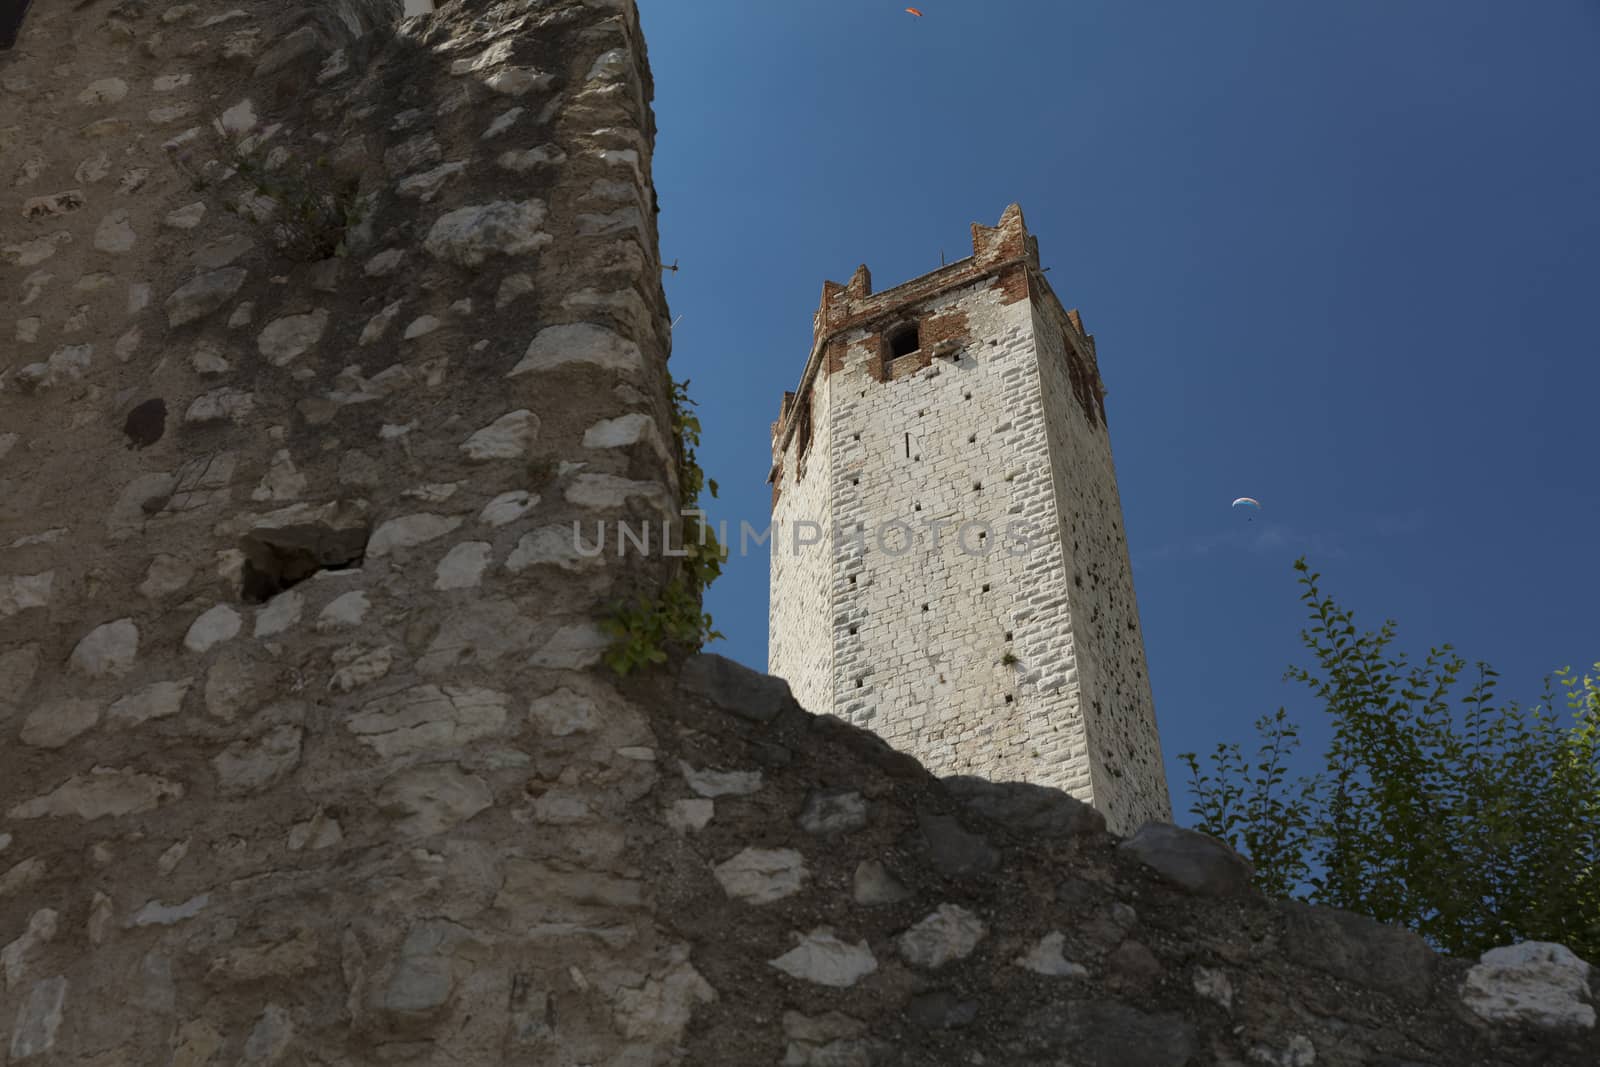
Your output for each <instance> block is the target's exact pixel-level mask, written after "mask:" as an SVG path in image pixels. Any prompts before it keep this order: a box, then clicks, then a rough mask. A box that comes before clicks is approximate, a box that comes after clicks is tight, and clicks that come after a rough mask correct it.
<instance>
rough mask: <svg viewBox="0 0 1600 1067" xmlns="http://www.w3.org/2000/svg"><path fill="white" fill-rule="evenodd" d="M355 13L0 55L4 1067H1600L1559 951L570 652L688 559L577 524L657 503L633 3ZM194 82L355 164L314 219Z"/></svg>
mask: <svg viewBox="0 0 1600 1067" xmlns="http://www.w3.org/2000/svg"><path fill="white" fill-rule="evenodd" d="M384 6H385V5H384V4H382V3H379V2H376V0H374V2H371V3H367V2H358V0H339V2H329V3H316V4H313V3H309V2H308V3H304V4H301V3H298V2H297V3H293V4H288V5H285V4H282V3H279V2H276V0H273V2H268V0H228V2H227V3H222V2H212V0H195V2H192V3H186V4H154V3H149V2H147V0H104V2H102V3H98V4H89V5H82V4H77V3H74V2H72V0H35V2H34V3H33V5H32V10H31V11H30V13H29V15H28V19H27V22H26V24H25V25H24V27H23V32H22V35H21V37H20V38H19V40H18V42H17V46H16V48H15V49H14V50H12V51H9V52H5V53H0V146H3V153H0V168H3V172H0V188H3V189H6V190H9V192H8V193H7V195H8V196H10V197H11V206H10V208H8V209H7V210H6V211H4V212H0V252H3V255H4V259H5V265H6V272H5V273H4V275H3V276H0V310H3V315H4V317H5V318H6V321H7V322H8V323H10V322H14V323H17V324H18V325H17V327H16V328H15V329H14V330H8V331H7V335H6V336H7V340H6V341H5V346H4V347H0V426H3V427H4V430H3V432H0V545H4V546H6V549H5V552H4V554H3V558H0V734H3V737H0V1062H6V1063H8V1064H19V1065H20V1064H35V1063H37V1064H55V1063H60V1064H84V1065H88V1067H125V1065H131V1064H162V1065H165V1064H171V1065H174V1067H206V1065H220V1064H247V1065H267V1064H281V1065H289V1064H306V1065H311V1064H340V1065H351V1067H364V1065H371V1067H377V1065H380V1064H383V1065H392V1064H406V1063H415V1064H430V1063H450V1064H460V1065H483V1067H488V1065H491V1064H506V1063H528V1064H551V1065H554V1067H579V1065H589V1067H601V1065H604V1067H655V1065H666V1064H694V1065H697V1067H699V1065H705V1067H723V1065H727V1067H749V1065H752V1064H779V1063H783V1064H791V1065H793V1064H816V1065H822V1064H830V1065H838V1064H852V1065H854V1064H867V1065H899V1064H905V1065H908V1067H909V1065H913V1064H914V1065H918V1067H925V1065H930V1064H947V1063H948V1064H976V1063H1006V1064H1041V1065H1043V1064H1058V1063H1062V1062H1066V1061H1070V1062H1073V1063H1075V1064H1080V1065H1083V1067H1094V1065H1098V1064H1119V1065H1120V1064H1126V1063H1129V1062H1141V1063H1191V1062H1192V1063H1211V1062H1216V1063H1241V1064H1242V1063H1248V1062H1274V1063H1289V1062H1293V1063H1309V1062H1312V1061H1311V1060H1310V1059H1309V1058H1308V1057H1311V1056H1315V1062H1316V1063H1318V1064H1323V1063H1328V1064H1356V1063H1392V1064H1399V1063H1430V1064H1464V1063H1497V1064H1498V1063H1506V1064H1528V1065H1532V1064H1580V1063H1593V1062H1595V1060H1596V1058H1597V1055H1600V1049H1597V1046H1596V1043H1595V1042H1596V1037H1595V1031H1594V1029H1593V1026H1592V1012H1591V1013H1589V1014H1588V1015H1587V1016H1586V1015H1585V1009H1587V1008H1589V1007H1590V1006H1592V1003H1593V997H1594V989H1593V976H1592V975H1591V974H1590V973H1589V971H1588V970H1587V969H1586V968H1582V967H1579V966H1578V965H1577V963H1576V962H1575V961H1572V960H1569V959H1566V958H1565V957H1562V956H1561V955H1560V953H1557V952H1555V951H1554V949H1552V948H1550V947H1548V946H1545V947H1542V948H1540V949H1538V950H1537V951H1532V952H1526V951H1525V952H1523V953H1517V954H1513V955H1512V956H1511V957H1506V956H1503V955H1502V956H1493V957H1491V958H1486V959H1485V961H1483V963H1482V964H1481V965H1480V968H1481V969H1473V968H1471V967H1470V965H1469V964H1468V963H1467V962H1463V961H1451V960H1440V959H1436V958H1434V957H1433V956H1431V954H1425V953H1424V954H1419V953H1418V952H1417V949H1416V946H1415V945H1414V944H1412V943H1411V942H1409V941H1407V940H1405V935H1394V932H1392V931H1380V932H1378V933H1374V932H1373V931H1370V930H1364V929H1360V928H1357V927H1354V926H1351V925H1349V924H1347V923H1346V922H1345V921H1344V920H1343V919H1337V918H1329V917H1328V916H1327V915H1326V914H1323V913H1315V914H1313V916H1312V918H1311V919H1310V920H1305V919H1304V918H1303V917H1300V916H1297V914H1296V913H1292V912H1286V911H1283V910H1281V909H1279V908H1278V907H1276V906H1274V905H1272V904H1271V903H1269V902H1266V901H1263V900H1260V899H1259V898H1257V897H1256V896H1255V895H1253V894H1252V893H1250V892H1249V891H1247V890H1242V889H1240V888H1239V887H1237V886H1231V884H1230V892H1229V894H1228V895H1225V896H1215V895H1205V894H1202V893H1196V892H1193V891H1191V890H1190V889H1187V888H1185V886H1184V884H1183V882H1184V880H1183V878H1179V879H1178V880H1177V881H1173V880H1172V879H1171V877H1169V875H1170V874H1171V873H1172V871H1174V870H1185V869H1188V868H1187V867H1185V866H1184V865H1185V864H1189V865H1190V866H1192V865H1193V862H1194V856H1193V855H1192V854H1191V853H1189V852H1186V851H1185V850H1183V849H1181V848H1177V847H1176V846H1173V844H1172V840H1171V835H1165V836H1164V835H1163V834H1161V833H1152V834H1149V835H1146V837H1145V845H1143V846H1141V847H1140V849H1139V850H1137V854H1135V852H1134V851H1119V850H1118V848H1117V847H1116V843H1115V840H1114V839H1113V838H1111V837H1110V836H1109V835H1107V834H1106V833H1105V832H1104V824H1103V820H1102V819H1101V818H1100V817H1099V816H1097V815H1096V814H1095V813H1094V812H1093V811H1092V810H1091V809H1089V808H1087V807H1085V806H1084V805H1082V804H1081V803H1079V802H1077V801H1075V800H1073V799H1072V798H1071V797H1069V796H1067V795H1065V794H1063V793H1060V792H1056V791H1053V790H1048V789H1042V788H1040V787H1018V786H1008V785H1004V784H995V783H989V782H975V781H972V780H962V781H952V782H950V783H949V784H948V785H945V784H941V783H940V782H939V781H937V780H935V779H934V778H933V777H931V776H930V775H929V774H928V772H927V771H925V770H924V769H923V768H922V767H921V766H920V765H918V764H917V763H916V762H915V761H914V760H912V759H910V758H909V757H907V756H905V755H903V754H901V753H898V752H896V751H894V750H893V749H892V748H890V747H889V746H887V745H886V744H885V743H884V742H883V741H882V740H880V739H878V738H876V737H874V736H872V735H871V734H868V733H865V732H863V731H861V730H858V729H856V728H854V727H851V726H849V725H847V724H845V723H842V722H841V721H839V720H837V719H833V718H817V717H813V716H811V715H809V714H807V713H805V712H804V711H802V710H801V709H800V707H799V706H798V705H797V704H796V702H795V701H794V699H793V698H792V697H791V696H790V693H789V689H788V687H787V686H786V685H785V684H784V683H783V682H782V681H780V680H778V679H774V678H768V677H765V676H761V675H756V674H754V673H752V672H749V671H746V670H744V669H743V668H740V667H738V666H737V665H734V664H731V663H729V662H727V661H725V660H721V659H719V658H715V657H702V658H698V659H695V660H693V661H691V662H690V663H688V664H686V665H683V667H682V670H681V674H682V677H683V680H682V683H681V684H680V683H679V682H678V681H677V680H676V677H675V673H674V671H666V672H656V673H651V674H648V675H646V676H643V677H635V678H630V679H627V680H619V679H618V678H617V677H615V676H614V675H610V674H608V673H606V672H604V671H603V670H600V669H599V668H597V667H596V661H597V658H598V655H599V652H600V650H601V649H602V647H603V645H604V641H605V639H606V638H605V635H604V634H603V633H602V632H601V631H600V630H599V629H598V627H597V622H598V620H599V619H600V618H601V616H602V613H603V612H604V611H605V610H606V606H607V605H609V604H610V603H611V602H612V601H613V600H614V599H615V598H618V597H622V596H628V595H632V594H634V593H637V592H639V591H641V590H646V589H649V588H651V585H652V583H653V582H656V581H659V580H660V579H661V578H662V577H663V576H664V574H663V572H662V571H661V570H660V569H659V568H660V567H661V566H662V564H661V563H660V562H659V561H655V560H649V559H645V558H642V557H637V556H630V557H629V558H627V559H625V560H623V561H620V562H619V561H617V560H615V559H609V560H607V561H606V562H605V563H604V565H603V566H590V565H586V564H583V563H580V562H579V561H578V560H577V559H575V558H574V557H573V556H571V555H569V554H567V553H564V552H562V551H560V550H559V548H560V544H559V542H558V541H557V540H555V539H554V536H553V535H552V534H551V533H550V531H552V530H554V531H561V530H564V529H567V530H569V529H570V528H571V525H572V523H573V521H574V520H575V519H582V520H584V521H585V522H586V523H587V522H592V521H595V520H601V521H607V522H610V521H613V520H616V519H617V518H619V517H623V516H629V517H632V518H633V519H635V520H636V521H637V520H641V519H644V518H649V519H651V520H652V521H655V522H659V521H660V519H661V518H662V517H663V516H665V515H667V514H669V513H670V511H671V502H672V499H673V495H674V491H675V488H674V487H675V472H674V470H673V467H672V464H671V463H670V462H668V459H669V457H668V456H666V455H664V454H663V452H664V449H663V448H662V447H658V445H665V444H666V442H664V441H662V440H660V436H659V435H660V434H661V433H662V428H664V427H668V426H670V425H671V424H672V423H671V416H670V410H669V401H668V397H669V395H670V393H669V385H668V375H667V371H666V366H665V361H666V354H667V340H668V336H669V334H668V330H667V321H668V320H667V318H666V308H665V303H664V300H663V296H662V292H661V288H660V281H659V275H660V271H659V263H658V260H657V256H656V240H655V234H654V210H653V208H654V197H653V192H652V190H651V188H650V183H649V174H650V153H651V149H652V146H653V141H654V127H653V119H652V116H651V111H650V105H649V101H650V94H651V85H650V79H649V73H648V69H647V66H646V63H645V55H644V47H643V43H642V41H641V40H640V37H639V30H638V23H637V16H636V12H635V10H634V8H633V5H632V4H631V3H630V2H629V0H500V2H491V0H452V2H451V3H450V4H447V5H440V12H439V13H438V14H437V15H434V16H432V17H422V18H417V19H411V20H407V21H405V22H404V23H402V24H401V25H400V26H399V27H398V30H397V31H395V32H392V33H390V32H385V31H380V30H368V31H366V32H358V31H361V30H362V29H363V27H368V26H371V25H373V24H374V23H373V20H372V16H373V15H374V14H376V13H378V12H379V11H380V10H381V9H382V8H383V7H384ZM213 117H215V118H217V119H218V120H219V121H220V122H221V124H222V126H223V127H224V128H225V129H227V130H230V131H232V132H233V135H234V136H236V137H243V138H245V139H246V146H245V147H247V148H250V149H252V150H254V151H256V152H257V154H258V155H259V156H260V157H261V158H262V159H263V160H264V165H266V166H268V167H269V168H270V169H271V172H272V173H276V174H280V175H283V176H285V177H293V176H296V175H298V176H299V177H297V178H295V180H297V181H306V182H311V183H313V185H315V183H316V182H319V181H329V182H332V181H334V179H336V178H337V179H339V180H348V181H349V182H352V183H353V191H354V195H355V196H356V198H357V200H358V201H359V202H360V204H361V210H360V212H359V213H358V216H357V217H356V218H355V219H354V220H352V222H353V224H352V225H350V226H349V227H348V228H347V229H346V230H345V231H344V232H343V233H341V234H338V235H337V237H338V238H339V239H338V241H337V242H336V243H335V247H336V248H337V250H338V251H340V252H342V253H343V254H342V255H338V256H334V257H333V258H331V259H327V260H323V261H320V262H308V261H306V260H305V257H304V255H301V254H300V253H303V252H304V251H305V247H306V246H305V245H304V244H303V243H299V244H297V243H295V242H292V241H291V242H288V243H287V244H285V243H284V242H283V241H281V240H280V238H282V237H284V236H285V235H284V233H283V232H282V231H279V230H277V229H275V224H274V221H273V220H274V219H282V218H284V217H285V214H284V211H285V209H284V208H283V206H282V205H278V204H275V203H274V202H273V201H272V199H271V197H269V196H266V195H264V194H263V193H262V191H261V190H259V189H252V188H250V187H248V185H247V184H246V181H245V176H244V175H243V174H242V173H240V174H229V173H227V168H226V167H222V166H218V165H216V161H215V160H214V159H213V158H212V157H211V155H210V154H209V153H210V152H211V148H208V146H210V145H211V144H212V142H211V141H210V140H209V138H208V137H207V135H206V134H205V132H204V131H205V129H206V126H207V125H208V124H209V122H210V121H211V119H212V118H213ZM168 146H170V147H168ZM213 147H214V146H213ZM508 153H515V154H516V155H515V157H514V159H515V165H506V164H504V163H503V162H502V158H503V157H505V156H506V155H507V154H508ZM323 157H326V160H327V163H328V166H327V167H326V168H323V167H318V166H316V165H315V162H316V160H318V159H319V158H323ZM175 162H176V163H177V164H181V169H180V167H179V166H177V165H175ZM319 175H321V176H322V177H318V176H319ZM196 179H199V180H196ZM407 183H409V184H407ZM315 187H316V188H320V189H324V190H325V191H326V190H332V191H335V192H337V191H338V190H337V188H336V187H335V186H315ZM278 195H284V194H282V193H281V192H280V193H279V194H278ZM291 195H292V194H291ZM301 206H302V207H303V206H304V204H303V203H302V204H301ZM230 208H231V210H230ZM442 220H443V221H442ZM280 246H282V247H280ZM317 247H319V248H321V247H323V246H321V245H317ZM358 264H359V266H358ZM961 299H968V298H967V297H962V298H961ZM971 299H972V300H975V301H977V303H976V304H974V306H973V307H972V308H971V310H970V313H969V317H971V316H978V315H981V314H985V313H988V312H985V311H984V310H983V309H984V308H985V307H987V308H989V310H990V311H994V310H995V308H997V307H1001V306H1011V307H1020V306H1023V305H1020V304H1017V303H1016V302H1013V304H1011V305H1004V304H1003V301H1002V300H1001V297H999V296H997V295H994V294H989V295H982V294H976V295H971ZM1024 311H1025V308H1024ZM996 313H997V314H999V312H996ZM1008 314H1011V313H1008ZM1008 321H1009V320H1008ZM24 322H26V325H25V326H23V325H22V324H23V323H24ZM419 322H423V323H426V325H427V328H426V329H421V328H412V329H409V330H408V329H407V328H406V327H407V324H412V325H413V327H415V324H416V323H419ZM1019 323H1020V320H1019ZM407 333H409V334H410V336H409V338H408V337H407V336H406V334H407ZM13 338H14V339H13ZM1069 386H1070V383H1069ZM652 431H654V432H653V433H652ZM826 452H827V449H823V451H822V452H821V453H819V454H818V455H817V456H816V458H817V459H818V460H819V461H820V460H823V458H824V454H825V453H826ZM825 470H827V468H826V466H825V465H824V466H821V467H819V468H817V469H816V470H814V471H813V474H812V475H808V477H812V478H813V480H814V475H815V474H816V473H819V472H822V471H825ZM1042 484H1043V483H1041V485H1042ZM1041 491H1044V490H1043V489H1041ZM513 559H515V562H514V563H513ZM827 625H828V623H827V620H826V618H825V617H824V618H823V626H824V630H825V628H826V626H827ZM805 684H809V683H797V689H798V690H800V691H801V697H802V699H805V700H810V699H811V692H810V691H809V690H806V689H805ZM995 691H996V692H998V690H995ZM1146 846H1149V847H1146ZM1202 866H1203V865H1202ZM1162 871H1167V872H1168V873H1167V874H1163V873H1160V872H1162ZM1391 949H1392V950H1393V953H1391ZM1391 956H1392V959H1391ZM1380 959H1381V960H1384V961H1385V966H1383V967H1376V966H1369V965H1372V964H1373V963H1374V961H1376V960H1380ZM1469 971H1471V976H1470V977H1469V974H1468V972H1469ZM1418 976H1423V977H1422V978H1419V977H1418ZM1419 983H1421V984H1426V985H1427V988H1426V989H1423V990H1422V991H1421V992H1420V993H1419V992H1418V991H1417V990H1416V989H1414V988H1411V987H1413V986H1415V985H1418V984H1419ZM1430 983H1431V984H1430ZM1464 990H1465V991H1467V992H1465V993H1464ZM1130 1049H1131V1050H1133V1052H1131V1053H1130V1052H1129V1051H1128V1050H1130ZM1130 1056H1131V1057H1132V1059H1130ZM1263 1057H1268V1058H1266V1059H1263Z"/></svg>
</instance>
